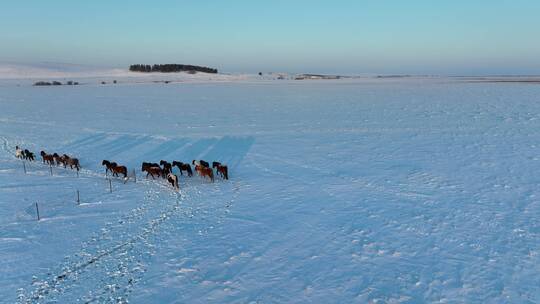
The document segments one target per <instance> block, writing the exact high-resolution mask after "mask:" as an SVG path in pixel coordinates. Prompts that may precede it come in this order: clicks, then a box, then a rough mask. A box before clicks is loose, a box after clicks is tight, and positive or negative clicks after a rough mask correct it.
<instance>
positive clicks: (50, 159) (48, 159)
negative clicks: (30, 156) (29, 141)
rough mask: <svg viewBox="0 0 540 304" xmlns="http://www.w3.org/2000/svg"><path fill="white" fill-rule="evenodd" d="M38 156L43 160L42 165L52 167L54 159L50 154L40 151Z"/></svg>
mask: <svg viewBox="0 0 540 304" xmlns="http://www.w3.org/2000/svg"><path fill="white" fill-rule="evenodd" d="M39 154H40V155H41V158H43V163H44V164H45V163H46V164H48V165H51V166H52V165H54V157H53V156H52V155H51V154H47V153H45V151H41V152H40V153H39Z"/></svg>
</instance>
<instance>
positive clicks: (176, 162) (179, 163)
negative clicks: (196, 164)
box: [172, 160, 193, 176]
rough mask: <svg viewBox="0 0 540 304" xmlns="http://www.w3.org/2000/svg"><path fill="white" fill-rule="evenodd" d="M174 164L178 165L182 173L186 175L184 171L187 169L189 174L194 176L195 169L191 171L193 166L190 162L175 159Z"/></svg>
mask: <svg viewBox="0 0 540 304" xmlns="http://www.w3.org/2000/svg"><path fill="white" fill-rule="evenodd" d="M172 165H173V166H177V167H178V170H180V175H184V174H183V173H182V171H186V172H187V175H188V176H193V171H191V166H190V165H189V164H184V163H183V162H179V161H176V160H175V161H173V162H172Z"/></svg>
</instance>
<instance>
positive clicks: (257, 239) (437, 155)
mask: <svg viewBox="0 0 540 304" xmlns="http://www.w3.org/2000/svg"><path fill="white" fill-rule="evenodd" d="M17 83H18V82H17V81H15V82H14V81H4V83H3V84H2V85H0V140H1V142H0V144H1V149H0V261H1V263H0V265H1V267H0V302H2V303H14V302H21V303H109V302H110V303H114V302H122V301H124V300H126V299H128V300H129V302H131V303H367V302H373V303H423V302H441V303H539V302H540V85H537V84H524V83H466V82H462V81H459V80H456V79H454V80H448V79H443V78H434V79H407V80H403V79H381V80H373V79H372V80H369V81H367V80H339V81H296V82H295V81H249V82H248V81H234V82H226V83H225V82H218V81H207V82H204V81H201V82H192V83H175V84H160V83H156V84H152V83H147V84H133V83H127V81H126V82H123V83H120V84H118V85H97V84H87V85H81V86H69V87H67V86H61V87H31V86H29V85H28V83H24V85H20V86H17V85H16V84H17ZM15 145H20V146H23V147H24V148H29V149H30V150H33V151H34V152H39V151H40V150H46V151H48V152H54V151H57V152H61V153H68V154H72V155H75V156H77V157H79V159H80V160H81V163H82V166H83V170H82V171H81V173H80V175H79V177H78V178H77V177H76V175H75V172H74V171H70V170H64V169H61V168H53V175H52V176H51V174H50V171H49V168H48V167H46V166H44V165H42V164H41V163H40V162H35V163H26V169H27V173H26V174H25V173H24V171H23V165H22V162H21V161H20V160H16V159H15V158H14V156H13V154H14V147H15ZM194 158H197V159H205V160H208V161H213V160H219V161H222V162H225V163H227V164H228V165H229V167H230V168H229V170H230V176H231V179H230V180H229V181H222V180H220V179H217V180H216V182H215V183H213V184H212V183H209V182H206V181H204V180H202V179H200V178H198V177H193V178H186V177H185V176H183V177H181V179H180V187H181V191H180V193H175V192H174V191H172V189H171V188H170V187H168V186H167V185H166V184H165V183H164V182H163V181H152V180H145V179H144V177H143V175H142V173H141V172H140V163H141V162H142V161H152V162H157V161H159V160H161V159H167V160H169V161H172V160H183V161H190V160H192V159H194ZM102 159H110V160H114V161H117V162H119V163H122V164H125V165H127V166H128V167H129V168H130V169H136V170H137V175H138V176H137V177H138V178H137V182H134V180H133V179H130V180H129V181H128V182H127V183H125V184H124V183H123V182H122V181H121V180H118V179H116V180H113V181H112V186H113V192H112V193H109V184H108V182H107V180H106V179H105V177H104V169H103V168H102V167H101V166H100V164H101V160H102ZM77 190H79V192H80V195H81V202H80V204H78V203H77V202H76V191H77ZM36 202H37V203H38V205H39V208H40V216H41V220H40V221H37V220H36V219H35V214H34V213H33V209H32V208H33V207H34V204H35V203H36Z"/></svg>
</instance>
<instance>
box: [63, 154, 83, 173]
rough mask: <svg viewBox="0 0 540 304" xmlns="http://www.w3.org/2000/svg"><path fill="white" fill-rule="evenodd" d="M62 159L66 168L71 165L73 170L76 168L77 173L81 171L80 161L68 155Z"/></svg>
mask: <svg viewBox="0 0 540 304" xmlns="http://www.w3.org/2000/svg"><path fill="white" fill-rule="evenodd" d="M62 159H63V163H64V167H66V166H68V165H69V167H70V168H71V169H73V167H75V169H77V171H79V170H80V169H81V165H80V164H79V159H77V158H74V157H70V156H68V155H67V154H64V155H62Z"/></svg>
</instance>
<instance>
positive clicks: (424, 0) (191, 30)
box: [0, 0, 540, 74]
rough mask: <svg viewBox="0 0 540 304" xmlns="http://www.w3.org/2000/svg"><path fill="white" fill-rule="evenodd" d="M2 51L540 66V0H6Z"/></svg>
mask: <svg viewBox="0 0 540 304" xmlns="http://www.w3.org/2000/svg"><path fill="white" fill-rule="evenodd" d="M1 61H3V62H26V63H31V62H44V61H47V62H65V63H80V64H89V65H101V66H126V65H129V64H131V63H172V62H176V63H190V64H200V65H208V66H212V67H217V68H219V69H220V70H222V71H231V72H237V71H248V72H257V71H288V72H325V73H333V72H336V73H353V74H359V73H387V74H388V73H411V74H540V1H538V0H511V1H510V0H446V1H443V0H440V1H436V0H407V1H405V0H403V1H402V0H394V1H392V0H341V1H340V0H335V1H330V0H327V1H322V0H321V1H318V0H268V1H257V0H236V1H235V0H230V1H225V0H219V1H217V0H216V1H210V0H208V1H203V0H197V1H195V0H193V1H180V0H179V1H164V0H162V1H160V0H156V1H136V0H131V1H119V0H117V1H113V0H109V1H102V0H89V1H73V0H70V1H67V0H48V1H47V0H33V1H32V0H6V1H2V3H1V4H0V62H1Z"/></svg>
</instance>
